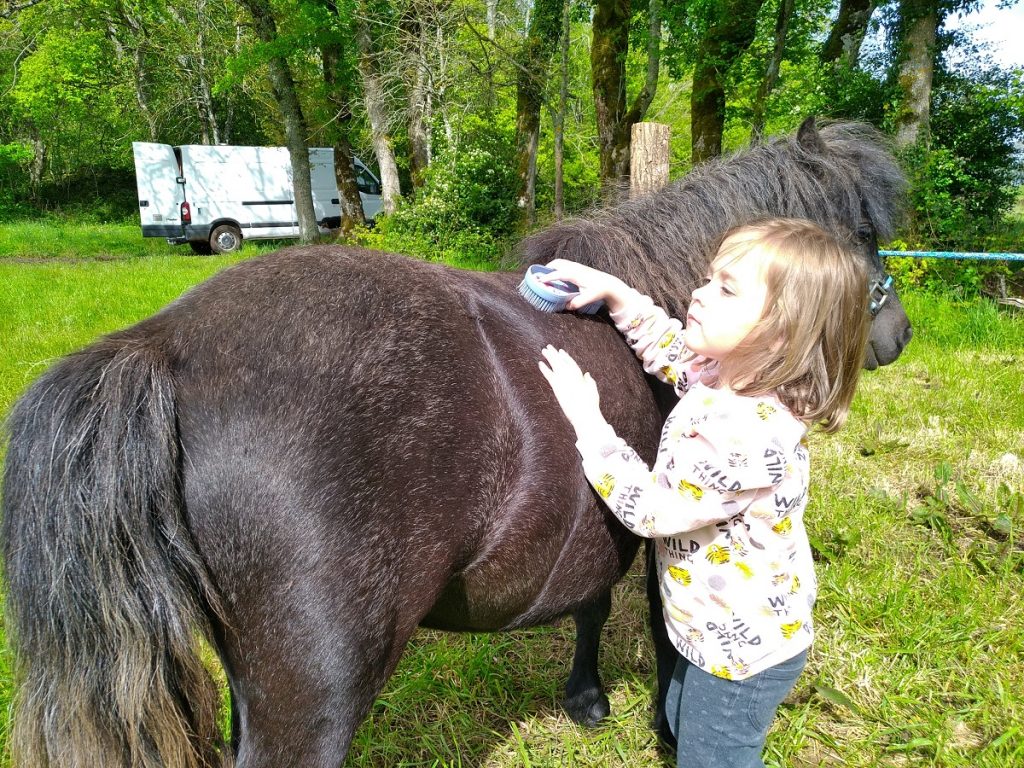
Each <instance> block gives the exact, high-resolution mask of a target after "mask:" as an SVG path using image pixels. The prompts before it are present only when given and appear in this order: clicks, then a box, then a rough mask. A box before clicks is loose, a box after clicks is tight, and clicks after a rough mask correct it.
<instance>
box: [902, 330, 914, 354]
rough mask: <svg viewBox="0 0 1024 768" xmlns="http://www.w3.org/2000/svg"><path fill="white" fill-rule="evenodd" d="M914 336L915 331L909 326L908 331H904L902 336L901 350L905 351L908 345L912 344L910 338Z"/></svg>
mask: <svg viewBox="0 0 1024 768" xmlns="http://www.w3.org/2000/svg"><path fill="white" fill-rule="evenodd" d="M913 335H914V329H913V328H911V327H910V326H909V325H908V326H907V327H906V329H905V330H904V331H903V333H902V335H901V336H900V349H903V348H904V347H906V346H907V344H909V343H910V337H911V336H913Z"/></svg>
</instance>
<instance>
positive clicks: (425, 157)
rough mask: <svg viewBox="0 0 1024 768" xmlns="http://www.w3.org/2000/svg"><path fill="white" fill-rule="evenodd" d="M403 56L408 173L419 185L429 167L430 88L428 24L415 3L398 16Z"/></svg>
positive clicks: (421, 184)
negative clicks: (407, 135)
mask: <svg viewBox="0 0 1024 768" xmlns="http://www.w3.org/2000/svg"><path fill="white" fill-rule="evenodd" d="M402 31H403V33H404V40H405V48H406V58H407V60H408V62H409V67H408V74H407V77H406V81H407V82H406V87H407V88H408V110H407V115H408V122H407V125H408V133H409V175H410V176H411V177H412V185H413V187H415V188H418V187H422V186H423V181H424V179H425V176H426V172H427V168H428V167H430V126H429V122H428V121H429V119H430V92H429V90H428V87H427V86H428V83H427V78H428V76H429V75H428V71H427V36H428V35H429V34H430V32H429V28H428V25H427V24H426V23H425V20H424V19H423V18H422V16H421V14H420V10H419V8H418V7H417V4H416V3H412V4H411V5H410V7H409V10H408V11H407V12H406V14H405V15H404V16H403V18H402Z"/></svg>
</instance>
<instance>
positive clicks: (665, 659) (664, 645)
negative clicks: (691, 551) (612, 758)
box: [644, 539, 679, 749]
mask: <svg viewBox="0 0 1024 768" xmlns="http://www.w3.org/2000/svg"><path fill="white" fill-rule="evenodd" d="M644 547H645V549H646V552H645V555H646V558H647V603H648V605H649V606H650V612H649V613H648V621H649V622H650V625H651V637H652V639H653V640H654V659H655V663H656V666H657V670H658V701H657V705H656V707H655V710H654V722H653V724H652V725H653V727H654V730H655V731H657V733H658V737H659V738H660V739H661V740H662V741H664V742H665V743H666V744H668V745H669V746H670V747H672V748H673V749H674V748H675V746H676V737H675V736H673V735H672V731H671V729H670V728H669V725H668V718H667V717H666V716H665V697H666V696H667V695H668V685H669V682H670V681H671V680H672V673H673V672H674V671H675V668H676V660H677V659H678V658H679V651H677V650H676V649H675V646H674V645H672V641H671V640H669V638H668V629H666V628H665V617H664V615H663V611H662V605H661V588H660V585H659V584H658V576H659V574H658V564H657V562H656V560H655V552H654V542H653V541H652V540H651V539H648V540H647V541H646V542H644Z"/></svg>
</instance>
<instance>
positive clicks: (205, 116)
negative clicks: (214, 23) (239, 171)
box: [196, 2, 220, 144]
mask: <svg viewBox="0 0 1024 768" xmlns="http://www.w3.org/2000/svg"><path fill="white" fill-rule="evenodd" d="M205 10H206V3H205V2H202V3H200V6H199V12H200V15H205V14H203V11H205ZM205 30H206V27H205V24H202V23H200V24H199V25H198V30H197V37H196V75H197V77H198V78H199V82H198V84H197V85H198V89H197V90H198V93H197V94H196V98H197V100H198V102H199V114H200V116H201V118H202V120H204V121H205V122H206V125H207V126H208V130H209V132H210V139H211V142H212V143H213V144H220V128H219V126H218V125H217V115H216V114H215V113H214V111H213V94H212V93H211V92H210V83H209V77H208V75H207V73H206V31H205Z"/></svg>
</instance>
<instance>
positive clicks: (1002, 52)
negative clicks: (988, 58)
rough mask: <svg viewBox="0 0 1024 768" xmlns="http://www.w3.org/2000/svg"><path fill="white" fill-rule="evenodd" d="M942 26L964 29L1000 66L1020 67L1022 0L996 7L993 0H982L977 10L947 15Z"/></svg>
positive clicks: (1022, 57)
mask: <svg viewBox="0 0 1024 768" xmlns="http://www.w3.org/2000/svg"><path fill="white" fill-rule="evenodd" d="M946 28H947V29H962V30H963V31H965V32H967V33H968V34H969V35H970V37H971V39H972V40H973V41H975V42H976V43H979V44H983V45H985V46H986V47H987V50H988V51H989V53H991V55H992V57H993V58H994V59H995V60H996V61H997V62H998V63H999V64H1001V65H1003V66H1004V67H1024V3H1020V2H1018V3H1017V5H1015V6H1014V7H1013V8H999V7H998V1H997V0H982V3H981V7H980V8H979V9H978V10H977V11H975V12H973V13H968V14H965V15H962V16H958V15H955V14H954V15H952V16H950V17H949V18H947V19H946ZM954 58H955V57H954Z"/></svg>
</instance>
